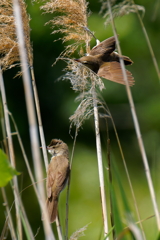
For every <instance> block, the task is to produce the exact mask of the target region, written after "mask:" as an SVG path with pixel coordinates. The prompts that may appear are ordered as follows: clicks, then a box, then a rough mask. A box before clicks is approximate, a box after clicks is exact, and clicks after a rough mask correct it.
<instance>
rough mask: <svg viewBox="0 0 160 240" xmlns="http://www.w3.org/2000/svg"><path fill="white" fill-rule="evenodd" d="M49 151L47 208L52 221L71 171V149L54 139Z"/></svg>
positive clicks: (48, 147)
mask: <svg viewBox="0 0 160 240" xmlns="http://www.w3.org/2000/svg"><path fill="white" fill-rule="evenodd" d="M47 149H48V152H49V153H50V154H51V155H52V157H51V162H50V164H49V166H48V172H47V185H46V187H47V210H48V215H49V220H50V222H51V223H52V222H54V221H55V219H56V216H57V209H58V197H59V194H60V192H61V191H62V190H63V189H64V187H65V185H66V183H67V180H68V177H69V172H70V167H69V151H68V146H67V144H66V143H64V142H63V141H61V140H59V139H52V141H51V143H50V144H49V146H47Z"/></svg>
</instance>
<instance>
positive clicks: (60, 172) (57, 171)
mask: <svg viewBox="0 0 160 240" xmlns="http://www.w3.org/2000/svg"><path fill="white" fill-rule="evenodd" d="M52 161H54V162H52V164H49V166H48V176H47V196H48V198H50V197H51V196H52V189H55V195H58V194H59V193H60V192H61V191H62V189H63V188H64V186H65V183H66V180H67V179H68V175H69V165H68V158H66V157H65V156H57V157H54V158H53V160H52Z"/></svg>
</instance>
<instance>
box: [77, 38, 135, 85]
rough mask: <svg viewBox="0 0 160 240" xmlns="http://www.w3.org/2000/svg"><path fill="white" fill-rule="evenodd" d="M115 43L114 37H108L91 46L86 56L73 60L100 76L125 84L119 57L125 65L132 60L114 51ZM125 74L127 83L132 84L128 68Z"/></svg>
mask: <svg viewBox="0 0 160 240" xmlns="http://www.w3.org/2000/svg"><path fill="white" fill-rule="evenodd" d="M115 44H116V40H115V37H110V38H108V39H106V40H104V41H103V42H101V43H100V44H99V45H97V46H95V47H93V48H92V50H91V51H90V53H89V55H88V56H84V57H81V58H79V59H75V61H77V62H80V63H82V64H84V65H85V66H86V67H88V68H90V69H91V70H92V71H94V72H95V73H96V74H97V75H98V76H100V77H103V78H106V79H108V80H111V81H113V82H117V83H120V84H125V81H124V77H123V73H122V69H121V65H120V58H122V59H123V60H124V64H125V65H131V64H132V63H133V62H132V60H131V59H130V58H129V57H126V56H120V55H119V54H118V53H116V52H114V50H115ZM126 74H127V79H128V82H129V85H130V86H132V85H133V84H134V78H133V76H132V74H131V72H129V71H128V70H126Z"/></svg>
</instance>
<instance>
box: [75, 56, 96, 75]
mask: <svg viewBox="0 0 160 240" xmlns="http://www.w3.org/2000/svg"><path fill="white" fill-rule="evenodd" d="M74 60H75V61H76V62H80V63H82V64H83V65H85V66H86V67H88V68H90V69H91V70H92V71H94V72H95V73H97V72H98V70H99V67H100V63H99V58H98V57H96V56H84V57H81V58H79V59H74Z"/></svg>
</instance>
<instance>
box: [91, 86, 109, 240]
mask: <svg viewBox="0 0 160 240" xmlns="http://www.w3.org/2000/svg"><path fill="white" fill-rule="evenodd" d="M92 96H93V108H94V122H95V134H96V149H97V160H98V171H99V182H100V192H101V202H102V215H103V224H104V236H106V235H107V233H108V220H107V207H106V194H105V186H104V173H103V162H102V149H101V139H100V131H99V117H98V106H97V101H96V92H95V86H93V87H92ZM107 239H108V238H107Z"/></svg>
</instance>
